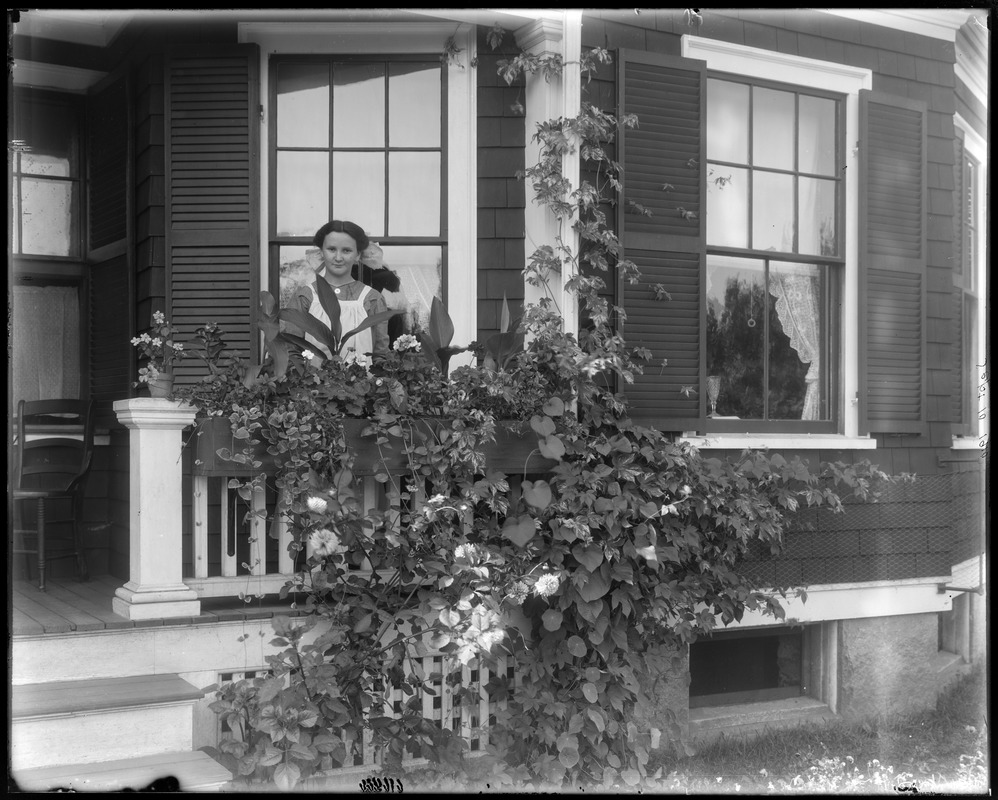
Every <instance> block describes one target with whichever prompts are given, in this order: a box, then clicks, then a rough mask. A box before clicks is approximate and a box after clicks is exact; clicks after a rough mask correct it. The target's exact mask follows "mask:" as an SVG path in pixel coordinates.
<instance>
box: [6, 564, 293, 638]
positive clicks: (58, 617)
mask: <svg viewBox="0 0 998 800" xmlns="http://www.w3.org/2000/svg"><path fill="white" fill-rule="evenodd" d="M45 583H46V589H47V591H44V592H40V591H38V585H37V583H34V582H30V581H26V580H14V581H13V583H12V597H11V615H12V619H11V633H12V634H13V635H14V636H40V635H44V634H56V633H69V632H72V631H81V632H82V631H100V630H114V629H121V628H144V627H152V626H157V625H192V624H206V623H207V624H210V623H212V622H231V621H239V620H258V619H269V618H271V617H273V616H275V615H278V614H286V615H291V616H295V615H297V614H299V613H301V612H300V611H297V610H295V609H292V608H291V604H292V599H291V598H288V599H287V600H281V599H280V598H279V597H277V596H268V597H266V598H263V599H262V600H253V601H252V602H251V603H245V602H243V601H242V600H240V599H239V598H238V597H228V598H210V599H205V600H202V601H201V614H200V615H198V616H196V617H174V618H171V619H152V620H129V619H125V617H122V616H119V615H118V614H115V613H114V611H112V610H111V599H112V598H113V597H114V592H115V589H117V588H118V587H119V586H122V585H123V584H124V583H125V582H124V581H123V580H122V579H120V578H114V577H112V576H110V575H101V576H96V577H93V578H91V579H90V580H89V581H80V580H78V579H77V578H53V577H50V578H48V579H47V580H46V581H45Z"/></svg>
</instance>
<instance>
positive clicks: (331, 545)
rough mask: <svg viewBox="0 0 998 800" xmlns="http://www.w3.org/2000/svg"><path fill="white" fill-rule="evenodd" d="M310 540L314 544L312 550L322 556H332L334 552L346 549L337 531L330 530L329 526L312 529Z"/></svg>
mask: <svg viewBox="0 0 998 800" xmlns="http://www.w3.org/2000/svg"><path fill="white" fill-rule="evenodd" d="M308 540H309V544H311V545H312V552H313V553H314V554H315V555H317V556H319V557H320V558H322V557H324V556H331V555H332V554H333V553H342V552H343V551H344V550H346V548H345V547H343V546H342V545H341V544H340V537H339V536H337V535H336V533H335V532H333V531H331V530H329V528H322V529H321V530H317V531H312V533H311V535H310V536H309V537H308Z"/></svg>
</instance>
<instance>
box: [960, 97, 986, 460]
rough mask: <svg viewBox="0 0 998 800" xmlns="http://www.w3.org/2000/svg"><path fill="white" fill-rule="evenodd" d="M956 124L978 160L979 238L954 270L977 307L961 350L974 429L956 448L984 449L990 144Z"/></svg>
mask: <svg viewBox="0 0 998 800" xmlns="http://www.w3.org/2000/svg"><path fill="white" fill-rule="evenodd" d="M954 127H955V128H956V129H958V130H959V131H961V132H962V133H963V147H964V154H965V157H967V158H969V159H971V160H973V161H974V162H975V163H976V166H977V176H976V178H977V181H976V182H977V186H976V191H975V193H974V199H975V201H976V208H973V209H972V211H973V216H974V220H973V222H974V227H973V233H974V234H975V239H976V241H974V243H973V244H974V246H973V248H972V253H973V256H974V258H973V259H969V256H968V254H967V253H966V252H964V257H965V258H968V261H967V262H966V263H965V264H964V269H963V271H962V274H961V275H959V276H957V274H956V272H954V286H953V289H954V291H955V292H960V294H961V299H962V301H963V305H964V310H966V307H967V304H968V302H970V303H971V304H973V305H974V306H975V310H976V319H975V325H973V326H972V327H973V329H971V326H970V325H968V324H967V321H966V319H965V321H964V325H963V330H962V333H963V335H964V337H965V338H964V340H963V342H962V350H961V352H962V353H964V354H966V356H965V371H964V378H963V390H964V392H965V393H966V394H965V395H964V397H963V398H962V401H963V410H964V414H965V415H967V416H968V417H969V419H968V421H969V423H970V426H971V428H972V431H971V432H970V433H965V434H957V435H954V436H953V449H957V450H983V448H985V447H986V445H987V443H988V435H989V425H988V416H989V414H988V410H989V392H988V383H989V382H988V380H987V377H988V376H989V374H990V370H989V369H988V367H987V363H986V354H987V352H988V351H987V320H986V316H987V312H986V306H985V303H986V300H985V301H983V302H982V298H986V297H987V276H988V271H987V258H986V253H987V219H988V217H987V213H988V211H987V203H988V194H987V190H986V187H987V186H988V173H987V169H988V161H987V153H988V148H987V143H986V141H985V140H984V138H983V137H982V136H981V135H980V134H979V133H977V131H976V130H974V128H973V127H972V126H971V125H969V124H968V123H967V122H966V120H964V119H963V117H961V116H960V115H959V114H956V115H955V116H954ZM965 200H966V194H965V195H964V197H960V198H957V202H956V208H955V209H954V212H955V213H957V214H962V213H964V212H965V210H966V209H965V206H964V202H965ZM964 250H966V247H964ZM968 345H973V350H972V351H970V348H969V347H968ZM968 351H970V352H972V353H975V354H976V358H972V357H970V352H968ZM974 362H978V363H974Z"/></svg>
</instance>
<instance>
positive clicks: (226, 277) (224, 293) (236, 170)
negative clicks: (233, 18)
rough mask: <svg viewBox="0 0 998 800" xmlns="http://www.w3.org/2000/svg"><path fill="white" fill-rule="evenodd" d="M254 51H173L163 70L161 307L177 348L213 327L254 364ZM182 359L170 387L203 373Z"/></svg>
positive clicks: (256, 124) (256, 277)
mask: <svg viewBox="0 0 998 800" xmlns="http://www.w3.org/2000/svg"><path fill="white" fill-rule="evenodd" d="M258 60H259V55H258V48H257V46H256V45H249V44H240V45H217V44H213V45H211V46H198V47H189V48H182V49H177V50H176V51H173V52H171V53H170V55H169V57H168V59H167V65H166V72H165V86H166V90H165V95H166V218H167V225H166V251H167V287H168V288H167V291H168V296H167V308H169V309H170V312H169V316H170V318H171V319H172V320H173V322H174V324H175V325H176V327H177V329H178V331H179V337H180V338H181V340H188V339H189V338H190V337H191V336H192V335H193V332H194V330H195V329H196V328H197V327H198V326H200V325H203V324H204V323H206V322H217V323H218V324H219V325H220V326H221V328H222V329H223V331H224V334H225V338H226V342H227V343H228V346H229V349H230V350H231V351H233V352H235V353H238V354H239V355H241V356H242V357H244V358H249V359H252V360H255V359H256V358H257V357H258V349H259V347H258V342H257V341H256V337H255V336H253V335H251V331H252V329H253V326H252V322H253V319H254V318H255V314H256V307H257V302H258V286H259V166H258V164H259V160H258V154H259V149H260V102H259V87H258V83H259V81H258ZM198 364H199V362H195V360H194V359H188V360H187V361H186V362H183V363H182V365H181V366H180V368H179V369H178V370H177V379H178V382H180V383H184V382H191V381H193V380H196V378H197V377H198V376H200V375H201V374H203V370H202V368H200V367H199V365H198Z"/></svg>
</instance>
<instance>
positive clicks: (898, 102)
mask: <svg viewBox="0 0 998 800" xmlns="http://www.w3.org/2000/svg"><path fill="white" fill-rule="evenodd" d="M859 121H860V136H861V140H860V203H859V218H860V237H859V248H860V250H859V252H860V308H859V312H860V314H859V320H860V335H859V341H860V354H859V356H860V397H859V401H860V424H861V426H862V427H863V429H864V432H867V433H915V434H918V433H924V432H926V430H927V426H926V415H925V405H926V404H925V288H926V287H925V238H926V236H925V233H926V232H925V220H926V108H925V104H924V103H922V102H920V101H913V100H908V99H905V98H897V97H893V96H889V95H885V94H882V93H877V92H870V91H868V90H862V91H861V92H860V120H859Z"/></svg>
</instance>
